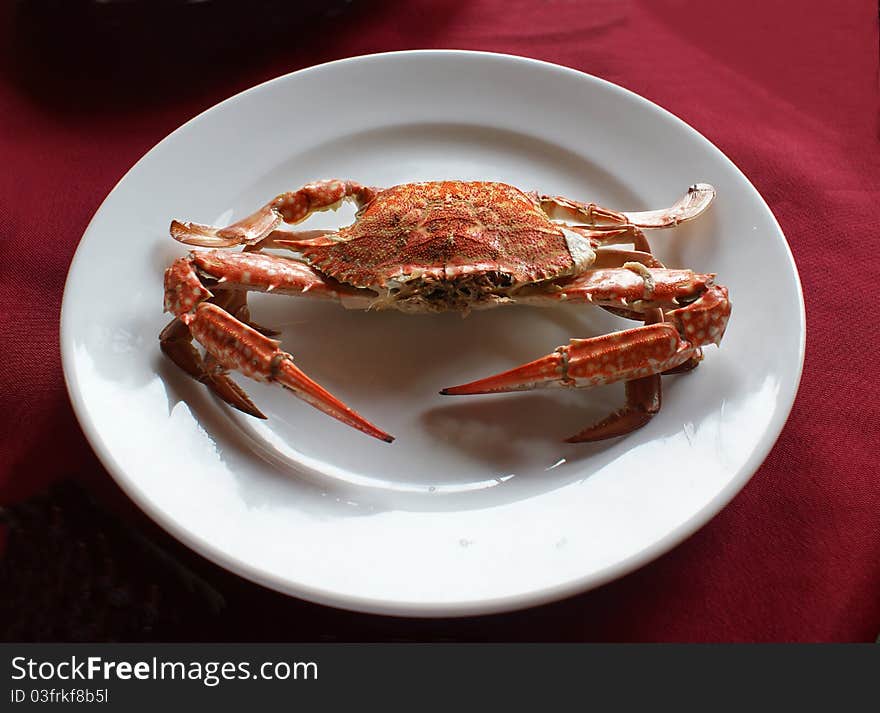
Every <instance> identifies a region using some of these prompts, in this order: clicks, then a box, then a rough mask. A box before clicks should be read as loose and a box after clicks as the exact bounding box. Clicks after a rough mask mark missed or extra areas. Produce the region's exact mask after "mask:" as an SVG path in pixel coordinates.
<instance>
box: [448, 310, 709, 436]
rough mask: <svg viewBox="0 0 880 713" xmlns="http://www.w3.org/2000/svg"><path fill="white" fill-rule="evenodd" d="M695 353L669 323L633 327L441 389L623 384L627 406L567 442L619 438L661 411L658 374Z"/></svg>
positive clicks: (494, 390) (479, 391)
mask: <svg viewBox="0 0 880 713" xmlns="http://www.w3.org/2000/svg"><path fill="white" fill-rule="evenodd" d="M697 351H698V348H697V347H695V346H694V345H693V344H691V343H690V342H687V341H684V340H682V339H681V337H680V336H679V334H678V331H677V330H676V329H675V327H674V326H673V325H671V324H669V323H661V324H652V325H647V326H644V327H636V328H635V329H629V330H626V331H624V332H615V333H613V334H606V335H603V336H601V337H593V338H592V339H572V340H571V342H570V343H569V344H567V345H565V346H562V347H558V348H557V349H556V350H555V351H554V352H551V353H550V354H547V355H546V356H543V357H541V358H540V359H536V360H535V361H532V362H529V363H528V364H523V365H522V366H518V367H516V368H514V369H510V370H509V371H505V372H503V373H501V374H496V375H495V376H490V377H488V378H485V379H479V380H478V381H472V382H471V383H469V384H463V385H461V386H454V387H452V388H448V389H443V391H441V392H440V393H441V394H447V395H450V396H458V395H465V394H488V393H498V392H505V391H526V390H531V389H539V388H547V387H570V388H583V387H588V386H598V385H601V384H611V383H614V382H617V381H626V382H627V404H626V406H625V407H624V408H623V409H621V410H620V411H617V412H616V413H614V414H612V415H611V416H609V417H608V418H606V419H604V420H602V421H600V422H599V423H597V424H594V425H593V426H590V427H589V428H587V429H586V430H584V431H581V432H580V433H578V434H577V435H575V436H572V437H571V438H569V439H567V440H568V442H569V443H579V442H581V441H598V440H602V439H605V438H612V437H614V436H622V435H625V434H626V433H629V432H630V431H634V430H635V429H637V428H640V427H641V426H644V425H645V424H646V423H647V422H648V421H649V420H650V419H651V417H652V416H653V415H654V414H655V413H657V411H658V410H659V409H660V376H659V375H660V373H662V372H664V371H667V370H669V369H674V368H676V367H678V366H679V365H681V364H683V363H685V362H687V361H688V360H690V359H691V358H693V357H694V356H695V354H696V352H697Z"/></svg>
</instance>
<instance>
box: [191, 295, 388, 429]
mask: <svg viewBox="0 0 880 713" xmlns="http://www.w3.org/2000/svg"><path fill="white" fill-rule="evenodd" d="M187 321H188V322H189V323H188V325H187V326H188V327H189V331H190V332H191V334H192V336H193V337H194V338H195V339H196V340H197V341H198V342H199V343H200V344H201V345H202V346H204V347H205V349H206V350H207V352H208V353H209V354H211V355H212V356H213V358H214V359H215V360H216V362H217V363H218V364H219V365H220V366H221V367H222V368H223V369H228V370H234V371H238V372H241V373H242V374H244V375H245V376H248V377H250V378H252V379H255V380H256V381H265V382H270V383H277V384H280V385H281V386H283V387H285V388H287V389H289V390H290V391H292V392H293V393H294V394H296V395H297V396H298V397H299V398H301V399H302V400H303V401H305V402H306V403H308V404H310V405H311V406H314V407H315V408H316V409H318V410H320V411H323V412H324V413H326V414H327V415H329V416H333V418H336V419H338V420H340V421H342V422H343V423H345V424H347V425H349V426H351V427H353V428H356V429H358V430H359V431H362V432H363V433H366V434H367V435H368V436H372V437H373V438H378V439H379V440H380V441H385V442H386V443H391V441H393V440H394V437H393V436H391V435H389V434H388V433H385V431H383V430H382V429H380V428H378V427H376V426H374V425H373V424H372V423H370V422H369V421H367V420H366V419H365V418H364V417H363V416H361V415H360V414H359V413H358V412H357V411H355V410H354V409H352V408H349V407H348V406H346V405H345V404H344V403H343V402H342V401H340V400H339V399H337V398H336V397H335V396H333V395H332V394H331V393H330V392H329V391H327V390H326V389H325V388H324V387H322V386H321V385H320V384H318V383H316V382H315V381H313V380H312V379H310V378H309V377H308V376H306V375H305V374H304V373H303V372H302V371H301V370H300V369H299V368H298V367H297V366H296V364H294V363H293V357H292V356H291V355H290V354H288V353H287V352H284V351H282V350H281V349H279V348H278V344H279V343H278V342H277V341H276V340H274V339H270V338H269V337H266V336H265V335H263V334H260V332H258V331H257V330H256V329H253V328H251V327H249V326H248V325H246V324H243V323H242V322H240V321H239V320H238V319H236V318H235V317H233V316H232V315H231V314H229V313H228V312H226V311H225V310H223V309H221V308H220V307H218V306H217V305H214V304H211V303H208V302H203V303H202V304H200V305H199V306H198V308H197V309H196V311H195V313H194V314H193V315H192V316H188V317H187ZM215 391H216V389H215ZM242 393H243V392H242ZM221 396H222V394H221ZM226 400H228V399H226ZM233 405H236V404H233ZM241 410H245V409H241ZM255 415H256V414H255Z"/></svg>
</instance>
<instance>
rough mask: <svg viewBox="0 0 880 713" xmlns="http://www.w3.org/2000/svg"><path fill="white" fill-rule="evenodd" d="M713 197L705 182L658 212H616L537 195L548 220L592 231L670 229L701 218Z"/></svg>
mask: <svg viewBox="0 0 880 713" xmlns="http://www.w3.org/2000/svg"><path fill="white" fill-rule="evenodd" d="M714 198H715V189H714V188H713V187H712V186H710V185H709V184H708V183H695V184H694V185H692V186H691V187H690V188H688V191H687V193H685V194H684V195H683V196H682V197H681V198H679V199H678V200H677V201H676V202H675V203H674V204H673V205H672V206H671V207H669V208H661V209H660V210H646V211H636V212H619V211H614V210H609V209H608V208H603V207H602V206H598V205H596V204H595V203H582V202H581V201H576V200H573V199H571V198H565V197H564V196H546V195H544V196H540V198H539V201H540V205H541V208H542V209H543V210H544V212H545V213H547V215H548V216H550V217H551V218H559V219H562V220H567V221H574V222H575V223H576V224H577V225H578V227H584V228H592V229H595V230H610V231H615V230H619V229H620V228H621V227H624V226H635V227H636V228H673V227H675V226H676V225H678V224H679V223H683V222H685V221H686V220H692V219H693V218H696V217H697V216H698V215H700V214H701V213H702V212H703V211H705V210H706V208H708V207H709V204H710V203H712V200H713V199H714Z"/></svg>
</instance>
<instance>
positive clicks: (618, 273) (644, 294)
mask: <svg viewBox="0 0 880 713" xmlns="http://www.w3.org/2000/svg"><path fill="white" fill-rule="evenodd" d="M714 279H715V276H714V275H711V274H708V275H705V274H699V273H695V272H693V271H691V270H670V269H667V268H649V267H645V265H644V263H641V262H626V263H624V267H618V268H599V269H596V270H588V271H587V272H584V273H582V274H581V275H578V276H577V277H575V278H572V279H570V280H568V281H567V282H558V283H557V290H556V291H555V292H549V291H546V290H542V291H540V292H538V291H535V292H534V293H531V294H530V293H529V292H528V291H527V290H525V289H524V290H522V291H521V292H520V293H518V294H516V295H515V299H516V301H517V302H524V303H526V304H533V305H555V304H558V303H559V302H575V303H577V302H591V303H593V304H595V305H598V306H600V307H606V308H609V309H612V310H625V311H627V312H628V313H638V316H636V317H635V318H636V319H643V318H644V317H643V316H642V315H643V313H644V312H645V311H646V310H647V309H651V308H654V307H663V308H675V307H678V306H679V305H680V304H683V303H685V302H689V301H693V300H694V299H695V298H697V297H699V296H700V295H702V294H703V293H705V292H706V290H707V289H709V288H710V287H712V286H713V285H714ZM626 316H631V315H630V314H627V315H626Z"/></svg>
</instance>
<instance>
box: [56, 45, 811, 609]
mask: <svg viewBox="0 0 880 713" xmlns="http://www.w3.org/2000/svg"><path fill="white" fill-rule="evenodd" d="M416 55H417V56H421V57H427V58H431V57H463V58H465V59H467V58H477V59H486V58H489V59H493V60H497V61H504V62H511V63H514V64H516V63H520V64H527V65H533V66H538V67H539V68H540V69H542V70H545V71H555V72H561V73H565V74H569V75H572V76H576V77H577V78H578V79H580V80H584V79H586V80H587V81H592V82H597V83H599V84H601V85H606V86H607V88H609V89H611V90H612V91H618V92H623V93H624V94H626V95H628V98H629V99H630V100H633V101H636V102H637V103H641V104H642V105H643V106H645V107H646V108H648V109H650V110H651V111H653V112H656V113H659V114H660V115H665V117H666V118H667V119H669V118H671V119H673V120H675V122H677V123H678V124H679V125H680V128H684V129H685V131H686V132H689V133H690V134H691V136H692V137H693V138H694V139H695V140H697V141H699V142H702V143H703V144H704V145H705V146H706V147H707V148H708V149H709V150H710V151H712V152H714V153H715V154H716V155H717V156H718V157H719V158H720V159H721V160H722V161H725V162H727V163H728V164H729V166H730V167H731V168H732V169H733V170H734V172H735V173H736V174H737V175H738V177H739V178H741V179H742V181H743V182H744V184H745V185H747V186H748V187H749V188H750V189H751V191H752V193H753V197H755V198H757V201H758V205H760V206H761V207H762V208H763V210H765V211H766V213H767V215H768V217H769V218H770V220H771V222H772V225H774V226H775V228H776V229H777V230H778V231H779V235H780V236H781V237H782V242H783V246H784V254H785V256H786V258H787V260H788V264H789V267H790V268H791V271H792V274H793V275H794V278H795V280H794V283H795V291H796V295H797V306H798V310H797V311H798V325H797V327H798V332H799V335H800V339H799V344H798V359H797V364H796V369H795V371H796V373H795V375H794V377H795V378H794V381H793V389H792V393H791V397H790V402H789V403H788V405H787V406H786V407H785V408H783V409H777V411H776V414H775V417H774V419H773V420H772V421H771V422H770V424H769V425H768V428H767V430H766V431H765V438H764V439H762V440H761V441H760V442H759V443H758V445H757V447H756V448H755V449H754V450H753V451H752V453H751V455H750V456H749V458H748V459H747V461H746V462H745V464H744V465H743V466H742V468H741V469H740V471H739V473H738V474H737V475H736V477H734V478H732V479H731V480H730V481H729V482H728V483H727V484H726V485H725V487H724V488H723V489H722V490H721V491H720V492H719V493H717V494H716V496H715V497H714V498H712V500H710V501H709V502H708V503H706V505H704V506H703V507H702V508H701V509H700V510H698V511H697V512H696V513H694V514H692V515H691V516H690V517H689V518H687V519H686V520H684V521H683V522H681V523H680V524H679V525H678V526H676V527H675V528H673V529H672V530H671V531H670V532H668V533H667V534H666V535H664V536H663V537H661V538H660V539H658V540H657V541H655V542H654V543H652V544H651V545H649V546H648V547H645V548H643V549H641V550H640V551H638V552H636V553H634V554H632V555H631V556H629V557H627V558H624V559H622V560H618V561H617V562H615V563H613V564H610V565H607V566H606V567H604V568H602V569H600V570H599V571H597V572H593V573H591V574H587V575H582V576H580V577H577V578H574V579H571V580H568V581H566V582H564V583H561V584H558V585H555V586H551V587H543V588H540V589H536V590H530V591H527V592H520V593H517V594H512V595H508V596H502V597H494V598H488V599H479V598H478V599H470V600H462V601H456V602H435V601H427V602H426V601H409V600H392V599H377V598H373V597H362V596H358V595H353V594H347V593H343V592H338V591H335V590H332V589H323V588H318V587H313V586H309V585H305V584H301V583H295V582H291V581H289V580H286V579H283V578H282V577H279V576H276V575H272V574H271V573H267V572H264V571H262V570H260V569H258V568H257V567H255V566H253V565H251V564H250V563H249V562H247V561H244V560H241V559H237V558H235V557H234V556H231V555H229V554H227V553H226V552H224V551H223V550H221V549H219V548H217V547H215V546H214V544H213V543H212V542H210V541H208V540H205V539H202V538H200V537H198V536H197V535H195V534H193V533H190V532H189V531H188V530H187V529H186V528H185V527H183V526H181V525H179V524H178V522H177V521H176V520H175V519H174V518H172V517H168V516H166V514H165V513H164V512H163V511H162V510H161V509H160V508H158V507H156V506H154V504H153V503H152V501H151V500H150V498H149V497H148V496H146V494H145V493H143V492H142V491H141V490H140V488H139V487H138V485H137V483H136V482H135V479H133V478H130V477H129V476H128V474H127V473H126V471H125V469H124V468H122V467H121V466H120V464H119V463H118V462H117V460H116V458H115V456H114V455H113V453H112V450H111V448H110V447H109V446H108V445H107V444H106V443H105V442H104V438H103V436H102V435H101V433H100V432H99V431H98V429H97V427H96V425H95V424H94V422H93V421H92V420H91V419H90V418H89V414H88V410H87V408H86V406H85V403H84V399H83V394H82V387H81V385H80V383H79V380H78V378H77V374H76V369H75V367H74V357H73V351H74V337H73V335H72V328H71V325H70V318H69V315H70V313H71V311H72V309H73V308H72V307H70V304H71V302H70V300H71V298H70V294H71V293H70V291H69V289H68V287H69V285H70V282H71V278H72V275H73V274H74V272H75V271H76V270H77V267H78V264H79V262H80V261H81V259H80V255H81V248H82V245H83V243H84V242H85V239H86V237H87V236H88V235H89V233H90V231H91V230H92V226H93V224H94V222H95V220H96V219H97V217H98V216H99V215H100V214H101V213H102V211H103V210H104V207H105V205H106V204H107V203H108V201H110V199H111V198H112V197H113V196H114V194H115V193H116V191H117V190H119V189H120V187H121V186H122V185H123V183H124V182H125V181H126V179H127V178H128V176H129V175H130V174H131V173H132V172H133V171H135V169H136V168H137V167H138V166H140V164H141V163H142V162H143V161H145V160H146V159H147V158H148V156H149V155H150V154H151V153H152V152H153V151H154V150H155V149H156V148H157V147H158V146H160V145H161V144H163V143H164V142H166V141H169V140H171V139H172V137H174V136H175V135H176V134H177V133H178V132H181V131H183V130H184V129H186V128H187V127H188V126H190V124H193V123H195V122H197V121H199V120H201V119H202V118H203V117H205V116H206V115H208V114H210V113H212V112H214V111H219V110H222V107H224V105H226V104H228V103H230V102H234V101H238V100H239V99H240V98H242V97H243V96H244V95H247V94H250V93H255V92H258V91H260V90H261V89H262V88H264V87H265V86H266V85H269V84H272V83H275V82H279V81H282V80H285V79H287V78H289V77H291V76H294V75H299V74H305V73H308V72H313V71H316V70H320V69H322V68H326V67H329V66H333V65H336V66H338V65H344V64H351V63H358V62H363V61H365V60H376V59H379V58H388V59H394V58H404V59H405V58H406V57H412V56H416ZM59 346H60V351H61V365H62V372H63V375H64V383H65V387H66V389H67V393H68V397H69V399H70V401H71V405H72V406H73V411H74V414H75V416H76V419H77V422H78V423H79V425H80V428H81V429H82V431H83V434H84V435H85V437H86V440H87V441H88V443H89V445H90V447H91V448H92V450H93V452H94V453H95V455H96V456H97V458H98V460H99V461H100V462H101V465H102V466H103V467H104V468H105V469H106V470H107V472H108V473H109V474H110V476H111V477H112V478H113V480H114V481H115V482H116V484H117V485H118V486H119V487H120V489H121V490H122V491H123V492H124V493H125V494H126V495H127V496H128V497H129V498H130V499H131V500H132V501H133V502H134V503H135V504H136V505H137V507H138V508H140V509H141V510H142V511H143V512H144V513H145V514H146V515H147V516H148V517H149V518H150V519H151V520H153V521H154V522H155V523H156V524H158V525H159V526H160V527H161V528H162V529H163V530H165V531H166V532H167V533H168V534H170V535H171V536H172V537H174V538H175V539H176V540H178V541H180V542H182V543H183V544H184V545H186V546H187V547H189V548H190V549H192V550H193V551H195V552H196V553H197V554H199V555H200V556H203V557H205V558H206V559H208V560H209V561H211V562H213V563H214V564H216V565H217V566H220V567H222V568H223V569H226V570H227V571H230V572H232V573H234V574H236V575H238V576H241V577H243V578H245V579H248V580H250V581H251V582H254V583H256V584H259V585H261V586H264V587H267V588H268V589H271V590H274V591H277V592H280V593H282V594H286V595H288V596H293V597H296V598H299V599H303V600H305V601H309V602H312V603H316V604H321V605H325V606H331V607H335V608H338V609H344V610H349V611H357V612H362V613H368V614H380V615H388V616H409V617H419V618H445V617H464V616H477V615H484V614H496V613H501V612H508V611H515V610H519V609H524V608H527V607H533V606H539V605H542V604H547V603H549V602H554V601H558V600H560V599H563V598H567V597H570V596H574V595H577V594H582V593H585V592H587V591H590V590H592V589H595V588H597V587H600V586H602V585H604V584H607V583H609V582H611V581H613V580H616V579H619V578H621V577H623V576H625V575H627V574H630V573H631V572H633V571H635V570H637V569H639V568H641V567H643V566H645V565H647V564H649V563H650V562H653V561H654V560H655V559H657V558H659V557H660V556H661V555H663V554H666V553H667V552H669V551H670V550H672V549H674V548H675V547H676V546H678V545H679V544H681V543H682V542H684V541H685V540H686V539H688V538H689V537H690V536H691V535H693V534H694V533H696V532H697V531H698V530H700V529H701V528H702V527H703V526H705V525H706V524H707V523H708V522H709V521H710V520H711V519H712V518H714V517H715V515H717V514H718V513H719V512H720V511H721V510H722V509H723V508H724V507H726V506H727V505H728V504H729V503H730V501H731V500H732V499H733V498H734V497H735V496H736V495H737V493H739V492H740V491H741V490H742V489H743V488H744V487H745V485H746V484H747V483H748V482H749V480H751V479H752V477H753V476H754V475H755V473H756V472H757V471H758V469H759V468H760V467H761V465H762V464H763V462H764V461H765V460H766V458H767V456H768V455H769V453H770V451H771V450H772V448H773V447H774V446H775V445H776V443H777V441H778V440H779V436H780V435H781V433H782V430H783V428H784V427H785V424H786V423H787V421H788V419H789V416H790V414H791V411H792V408H793V407H794V403H795V400H796V398H797V393H798V391H799V389H800V382H801V378H802V376H803V367H804V358H805V352H806V308H805V304H804V296H803V285H802V283H801V279H800V274H799V272H798V269H797V264H796V262H795V260H794V255H793V253H792V251H791V246H790V245H789V243H788V240H787V238H786V237H785V233H784V232H783V230H782V227H781V226H780V225H779V222H778V221H777V220H776V216H775V215H774V214H773V211H772V210H771V209H770V207H769V205H768V204H767V202H766V201H765V200H764V197H763V196H762V195H761V193H760V192H759V191H758V189H757V188H756V187H755V186H754V184H752V182H751V181H750V180H749V178H748V177H747V176H746V175H745V173H744V172H743V171H742V170H741V169H740V168H739V166H737V165H736V163H734V161H732V160H731V159H730V158H729V157H728V156H727V155H726V154H725V153H724V152H723V151H722V150H721V149H719V148H718V147H717V146H715V144H713V143H712V142H711V141H710V140H709V139H707V138H706V137H705V136H703V134H701V133H700V132H699V131H697V130H696V129H695V128H693V127H692V126H691V125H690V124H688V123H687V122H686V121H684V120H683V119H681V118H680V117H679V116H677V115H676V114H674V113H672V112H671V111H669V110H667V109H665V108H663V107H661V106H660V105H659V104H656V103H655V102H653V101H651V100H650V99H647V98H645V97H643V96H641V95H640V94H637V93H636V92H634V91H632V90H630V89H627V88H625V87H622V86H620V85H619V84H616V83H614V82H611V81H609V80H606V79H603V78H601V77H597V76H595V75H593V74H589V73H587V72H583V71H581V70H579V69H574V68H572V67H567V66H564V65H560V64H556V63H553V62H548V61H545V60H539V59H534V58H531V57H524V56H521V55H513V54H508V53H502V52H488V51H478V50H462V49H411V50H400V51H393V52H375V53H369V54H362V55H354V56H351V57H345V58H341V59H336V60H331V61H328V62H322V63H320V64H315V65H310V66H308V67H303V68H301V69H298V70H295V71H293V72H286V73H284V74H281V75H278V76H276V77H272V78H270V79H267V80H265V81H263V82H260V83H258V84H256V85H254V86H251V87H249V88H247V89H244V90H242V91H240V92H237V93H235V94H233V95H231V96H229V97H227V98H226V99H223V100H221V101H219V102H217V103H216V104H214V105H212V106H210V107H208V108H207V109H205V110H204V111H201V112H199V113H198V114H197V115H195V116H193V117H192V118H190V119H188V120H187V121H185V122H184V123H183V124H181V125H180V126H178V127H177V128H176V129H174V130H173V131H171V132H170V133H168V134H167V135H165V136H164V137H163V138H161V139H160V140H159V141H158V142H156V143H155V144H154V145H153V146H151V147H150V148H149V149H148V150H147V151H146V152H144V154H143V155H142V156H141V157H140V158H139V159H138V160H137V161H136V162H135V163H134V164H133V165H132V166H131V167H130V168H129V169H128V170H127V171H126V172H125V173H124V174H123V176H122V177H121V178H120V179H119V180H118V181H117V182H116V184H115V185H114V186H113V188H112V189H111V190H110V191H109V192H108V193H107V195H106V196H105V198H104V199H103V200H102V201H101V204H100V205H99V206H98V207H97V209H96V210H95V212H94V214H93V215H92V218H91V219H90V220H89V223H88V225H87V226H86V228H85V230H84V231H83V234H82V236H81V237H80V239H79V241H78V243H77V247H76V250H75V251H74V255H73V257H72V259H71V262H70V267H69V268H68V273H67V277H66V279H65V283H64V291H63V297H62V302H61V310H60V331H59ZM767 436H770V437H767Z"/></svg>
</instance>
